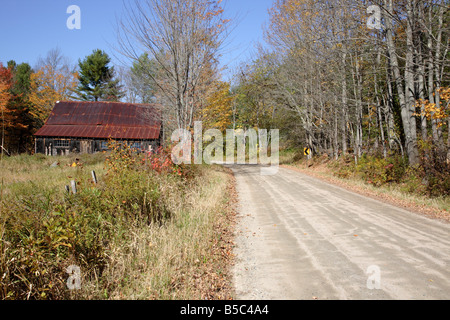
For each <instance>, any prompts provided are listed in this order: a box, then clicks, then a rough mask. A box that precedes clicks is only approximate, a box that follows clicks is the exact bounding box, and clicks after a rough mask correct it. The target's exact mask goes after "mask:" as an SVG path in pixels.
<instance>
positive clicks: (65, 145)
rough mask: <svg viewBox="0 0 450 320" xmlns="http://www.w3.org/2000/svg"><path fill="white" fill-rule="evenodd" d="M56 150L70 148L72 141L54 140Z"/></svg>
mask: <svg viewBox="0 0 450 320" xmlns="http://www.w3.org/2000/svg"><path fill="white" fill-rule="evenodd" d="M54 144H55V147H56V148H69V147H70V140H54Z"/></svg>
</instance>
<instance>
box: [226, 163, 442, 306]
mask: <svg viewBox="0 0 450 320" xmlns="http://www.w3.org/2000/svg"><path fill="white" fill-rule="evenodd" d="M229 167H230V168H231V169H232V170H233V172H234V174H235V177H236V183H237V186H236V188H237V192H238V195H239V208H238V211H239V215H238V217H239V219H238V228H237V238H236V248H235V255H236V264H235V266H234V270H233V275H234V285H235V290H236V294H237V297H236V298H237V299H249V300H253V299H262V300H275V299H283V300H304V299H305V300H307V299H320V300H321V299H339V300H343V299H351V300H356V299H358V300H359V299H408V300H409V299H420V300H423V299H442V300H448V299H449V298H450V224H448V223H445V222H441V221H438V220H432V219H430V218H427V217H424V216H421V215H419V214H416V213H412V212H409V211H406V210H403V209H400V208H396V207H394V206H392V205H389V204H386V203H382V202H379V201H376V200H373V199H370V198H367V197H363V196H361V195H358V194H355V193H352V192H349V191H347V190H344V189H342V188H339V187H337V186H334V185H330V184H328V183H325V182H322V181H320V180H317V179H315V178H312V177H310V176H307V175H304V174H302V173H299V172H296V171H292V170H289V169H286V168H280V169H279V171H278V173H277V174H275V175H261V170H260V169H261V168H260V167H259V166H256V165H229Z"/></svg>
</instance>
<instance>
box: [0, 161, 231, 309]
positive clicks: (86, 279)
mask: <svg viewBox="0 0 450 320" xmlns="http://www.w3.org/2000/svg"><path fill="white" fill-rule="evenodd" d="M78 160H79V163H82V164H83V165H82V166H77V167H70V165H71V164H72V163H73V162H75V161H76V157H75V156H72V157H57V158H55V157H44V156H17V157H12V158H7V159H4V160H3V161H2V163H1V167H0V174H1V177H0V181H3V183H2V190H1V193H2V199H3V202H2V203H3V204H5V203H6V202H7V200H8V199H14V197H15V195H16V194H20V195H26V194H27V192H29V193H32V192H33V193H40V191H39V190H40V186H42V189H45V190H56V191H52V193H51V196H52V197H56V198H60V197H61V198H63V197H64V192H65V191H64V186H65V185H67V184H68V183H69V182H70V179H72V178H75V177H77V178H87V179H89V178H90V175H89V173H90V171H91V170H95V171H96V172H97V176H98V178H99V180H100V181H103V180H104V178H105V177H104V174H105V173H106V171H105V169H104V156H103V155H94V156H80V159H78ZM54 162H57V163H59V164H58V165H57V166H56V167H51V164H53V163H54ZM80 175H82V177H80ZM155 179H158V178H155ZM159 179H160V180H158V181H157V182H158V190H159V192H160V193H161V195H162V197H163V198H164V199H163V200H164V203H166V204H167V209H168V210H169V211H170V212H171V213H172V214H171V217H170V218H169V219H166V220H164V221H162V222H161V223H152V224H148V223H146V222H145V221H143V220H142V221H141V220H136V221H128V223H123V224H117V225H114V226H112V225H111V226H107V224H108V223H109V224H110V222H109V221H108V220H104V221H102V222H101V224H100V225H102V224H103V225H106V226H107V227H108V228H110V229H111V230H114V236H113V237H112V238H111V239H108V243H107V247H105V248H104V252H105V253H106V259H105V261H106V266H105V268H103V269H102V271H101V273H100V271H99V272H96V271H95V270H94V275H92V270H91V271H90V274H89V276H86V275H85V274H83V269H82V270H81V275H82V282H81V289H80V290H68V289H66V288H65V284H64V283H61V284H60V287H61V288H62V289H61V290H63V291H62V294H61V296H60V298H61V299H67V298H72V299H124V300H137V299H160V300H170V299H175V300H179V299H231V298H232V297H233V291H232V285H231V276H230V270H229V266H230V264H231V261H232V254H231V252H232V246H233V242H232V230H233V221H234V211H233V205H232V198H233V180H232V179H233V176H232V175H231V174H230V172H228V171H227V170H226V169H225V168H222V167H221V166H199V167H198V168H196V175H195V177H194V178H193V179H191V180H189V181H188V182H186V183H188V184H189V185H185V184H184V183H182V182H180V181H181V180H179V179H175V178H173V179H172V178H170V177H167V176H164V175H161V176H160V178H159ZM144 180H145V179H144ZM130 187H132V186H130ZM8 201H9V200H8ZM0 202H1V201H0ZM10 211H11V210H10ZM0 227H1V225H0ZM0 234H2V231H1V230H0ZM0 240H1V241H3V238H0ZM5 243H7V242H5ZM0 244H1V242H0ZM1 248H3V247H1ZM5 248H6V249H5ZM5 248H3V249H2V250H8V246H6V247H5ZM2 265H3V264H2ZM4 265H6V262H5V264H4ZM63 268H64V267H63V266H61V269H63ZM0 271H1V270H0ZM0 274H3V271H2V272H0ZM64 277H65V278H64ZM67 277H68V275H67V274H66V275H64V274H63V278H61V279H60V280H61V281H65V279H66V278H67ZM0 287H1V286H0ZM53 298H55V297H53ZM56 299H58V297H56Z"/></svg>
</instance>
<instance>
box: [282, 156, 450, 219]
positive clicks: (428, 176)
mask: <svg viewBox="0 0 450 320" xmlns="http://www.w3.org/2000/svg"><path fill="white" fill-rule="evenodd" d="M426 159H428V161H429V162H427V163H428V165H426V164H424V165H421V166H416V167H410V166H409V165H408V162H407V159H405V158H403V157H401V156H399V155H391V156H390V157H387V158H386V159H385V158H383V157H377V156H375V155H364V156H363V157H361V158H360V159H359V160H358V161H357V162H355V158H354V157H352V156H350V155H347V156H345V157H341V158H339V159H338V160H334V159H332V158H330V157H329V156H328V155H327V154H324V155H322V156H315V157H313V158H312V159H309V160H308V159H307V157H306V156H304V154H303V150H298V149H294V148H286V149H284V150H282V151H281V152H280V163H281V165H284V166H287V167H290V168H293V169H296V170H299V171H302V172H304V173H307V174H310V175H313V176H315V177H318V178H321V179H325V180H327V181H329V182H332V183H335V184H338V185H340V186H343V187H345V188H347V189H351V190H352V191H356V192H359V193H363V194H365V195H369V196H373V197H375V198H378V199H381V200H383V201H388V202H391V203H392V204H394V205H397V206H401V207H405V208H408V209H411V210H414V211H417V212H421V213H424V214H428V215H430V216H432V217H435V218H439V219H443V220H447V221H450V197H449V196H450V175H449V173H448V171H447V170H448V169H445V167H441V170H436V169H435V168H436V167H435V166H434V165H433V163H432V162H431V157H426ZM444 165H445V164H444Z"/></svg>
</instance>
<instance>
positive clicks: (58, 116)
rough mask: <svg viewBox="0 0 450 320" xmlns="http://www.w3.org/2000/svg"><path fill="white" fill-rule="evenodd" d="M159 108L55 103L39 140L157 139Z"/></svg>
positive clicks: (133, 105)
mask: <svg viewBox="0 0 450 320" xmlns="http://www.w3.org/2000/svg"><path fill="white" fill-rule="evenodd" d="M160 131H161V116H160V111H159V106H158V105H155V104H153V105H148V104H145V105H144V104H130V103H120V102H79V101H62V102H57V103H56V104H55V107H54V108H53V110H52V112H51V114H50V117H49V118H48V120H47V122H46V123H45V125H44V126H43V127H42V128H41V129H39V130H38V131H37V132H36V133H35V136H38V137H44V136H45V137H71V138H97V139H108V138H112V139H136V140H141V139H142V140H151V139H158V138H159V136H160Z"/></svg>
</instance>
